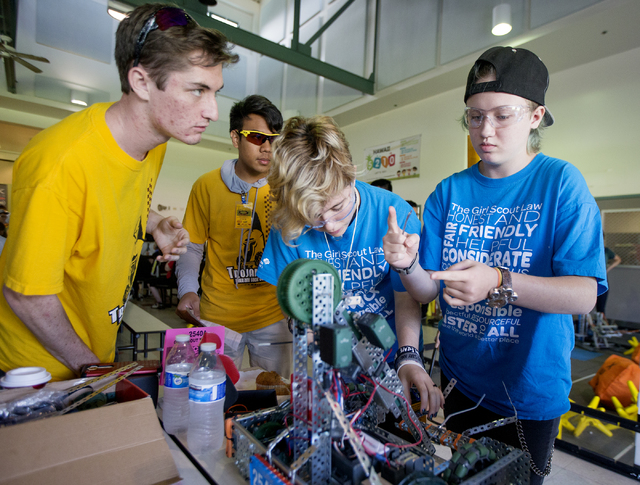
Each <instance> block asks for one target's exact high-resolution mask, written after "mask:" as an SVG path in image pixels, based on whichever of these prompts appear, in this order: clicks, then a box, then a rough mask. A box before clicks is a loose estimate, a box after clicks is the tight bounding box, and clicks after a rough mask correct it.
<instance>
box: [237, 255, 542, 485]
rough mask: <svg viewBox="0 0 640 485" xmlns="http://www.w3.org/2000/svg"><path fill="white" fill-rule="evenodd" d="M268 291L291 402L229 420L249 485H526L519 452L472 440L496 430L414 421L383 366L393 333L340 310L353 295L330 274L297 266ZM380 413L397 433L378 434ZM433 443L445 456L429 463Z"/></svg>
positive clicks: (325, 267) (378, 320)
mask: <svg viewBox="0 0 640 485" xmlns="http://www.w3.org/2000/svg"><path fill="white" fill-rule="evenodd" d="M277 291H278V301H279V303H280V306H281V307H282V309H283V311H284V312H285V313H286V314H287V315H289V316H290V317H291V318H292V319H293V329H292V331H293V364H294V371H293V379H292V385H291V388H292V395H291V399H290V401H286V402H284V403H283V404H282V405H281V406H279V407H276V408H271V409H266V410H262V411H258V412H254V413H250V414H246V415H244V416H242V417H239V418H235V420H234V422H233V449H234V455H235V461H236V464H237V466H238V468H239V470H240V473H241V474H242V475H243V476H244V477H245V478H248V479H250V480H251V483H252V484H253V483H263V484H276V483H284V484H287V483H289V484H299V485H308V484H309V485H320V484H322V485H326V484H332V483H335V484H337V483H340V484H348V483H351V484H354V485H355V484H356V483H361V482H362V481H364V480H368V482H369V483H371V484H374V485H375V484H381V483H394V484H398V483H399V484H401V485H418V484H421V485H422V484H427V483H428V484H445V483H456V484H457V483H464V484H490V483H491V484H509V483H514V484H515V483H517V484H528V483H529V459H528V457H527V456H525V455H524V454H523V452H522V451H521V450H518V449H514V448H512V447H510V446H507V445H505V444H503V443H499V442H497V441H494V440H491V439H488V438H481V439H480V440H477V441H475V440H474V439H473V438H471V435H472V434H474V433H476V432H479V431H483V430H484V429H488V428H491V427H495V426H499V425H502V424H505V423H504V422H499V423H489V424H488V425H485V426H482V427H479V428H476V429H473V430H468V431H466V432H465V433H463V434H455V433H452V432H449V431H447V430H446V429H445V428H444V427H443V426H442V425H437V424H434V423H430V422H428V421H426V419H425V420H424V422H423V421H421V420H420V419H419V418H418V416H417V415H416V414H415V412H414V410H413V408H412V407H411V405H410V404H409V401H408V400H407V398H405V396H404V393H403V387H402V384H401V382H400V379H399V378H398V375H397V374H396V372H395V370H394V369H393V368H391V367H390V366H389V365H388V364H387V362H386V360H385V355H384V353H385V352H386V351H389V350H390V349H391V347H392V346H393V343H394V342H395V335H394V334H393V332H392V330H391V329H390V327H389V325H388V324H387V322H386V320H384V318H382V317H380V316H378V315H374V314H364V315H352V314H350V313H349V312H348V311H347V308H348V307H349V305H350V304H351V303H352V302H351V301H350V299H351V298H353V297H350V296H346V297H344V298H343V295H342V291H341V285H340V278H339V275H338V273H337V271H336V270H335V269H334V268H333V266H331V265H330V264H328V263H326V262H324V261H319V260H306V259H300V260H297V261H295V262H293V263H291V264H290V265H288V266H287V268H286V269H285V271H284V272H283V273H282V275H281V277H280V279H279V281H278V290H277ZM309 357H311V365H309V364H308V358H309ZM309 367H311V372H309ZM452 384H455V382H454V381H452ZM450 387H451V386H450ZM449 390H450V389H447V390H445V393H448V391H449ZM388 415H392V416H393V420H396V429H397V430H398V432H397V433H396V432H394V433H391V432H389V430H388V426H387V429H386V430H385V429H383V428H382V427H380V426H379V425H380V424H382V423H384V422H385V420H386V419H387V416H388ZM503 421H504V420H503ZM402 431H404V432H405V433H404V435H403V433H402ZM407 433H408V434H407ZM398 435H403V436H404V438H403V437H401V436H398ZM405 438H406V439H405ZM409 440H411V441H409ZM434 443H436V444H440V445H444V446H447V447H449V448H451V450H452V452H453V455H452V458H451V459H450V460H446V461H445V460H443V459H440V458H438V457H437V456H436V447H435V446H434Z"/></svg>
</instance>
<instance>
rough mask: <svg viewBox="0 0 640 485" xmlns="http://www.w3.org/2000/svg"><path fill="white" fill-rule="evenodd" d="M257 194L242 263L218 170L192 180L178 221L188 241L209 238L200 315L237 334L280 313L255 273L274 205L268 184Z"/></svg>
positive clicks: (237, 199) (231, 200)
mask: <svg viewBox="0 0 640 485" xmlns="http://www.w3.org/2000/svg"><path fill="white" fill-rule="evenodd" d="M255 197H256V189H255V188H252V189H251V191H250V192H249V194H248V195H247V204H248V205H249V206H250V207H251V208H253V203H254V200H255ZM257 197H258V204H257V206H256V214H255V216H254V217H253V228H252V230H251V239H250V241H249V248H248V252H247V253H246V254H247V257H246V263H245V265H244V268H243V265H242V264H240V265H238V254H239V252H240V245H241V244H242V251H241V254H242V256H241V258H243V259H244V255H245V251H246V249H247V237H248V235H249V230H248V229H245V230H244V233H243V234H242V235H243V241H240V236H241V233H242V232H241V230H240V229H236V228H235V224H236V208H237V204H239V203H241V202H242V200H241V196H240V194H236V193H233V192H231V191H230V190H229V189H228V188H227V186H226V185H225V184H224V182H223V181H222V177H221V175H220V169H218V170H213V171H212V172H209V173H206V174H204V175H203V176H201V177H200V178H199V179H198V180H197V181H196V183H195V184H193V188H192V189H191V195H190V196H189V203H188V204H187V210H186V212H185V216H184V223H183V224H184V227H185V228H186V229H187V231H189V236H190V238H191V241H192V242H194V243H196V244H204V243H205V241H206V242H207V243H208V244H207V255H206V261H207V262H206V265H205V268H204V271H203V275H202V282H201V287H202V297H201V299H200V317H201V318H202V319H204V320H208V321H210V322H215V323H217V324H220V325H224V326H225V327H229V328H231V329H232V330H235V331H236V332H241V333H242V332H249V331H251V330H257V329H260V328H264V327H266V326H267V325H271V324H272V323H275V322H277V321H278V320H280V319H282V318H283V315H282V312H281V310H280V306H279V305H278V300H277V297H276V287H275V286H273V285H270V284H269V283H266V282H264V281H262V280H261V279H259V278H258V277H257V276H256V271H257V269H258V265H259V264H260V260H261V259H262V253H263V252H264V246H265V244H266V242H267V237H268V236H269V230H270V229H271V217H270V215H271V212H272V210H273V209H274V206H273V203H272V202H271V200H270V199H269V186H268V185H265V186H263V187H261V188H260V189H259V190H258V191H257ZM11 217H13V216H11ZM12 222H13V219H12ZM236 282H237V284H238V288H237V289H236Z"/></svg>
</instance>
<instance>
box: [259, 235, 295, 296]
mask: <svg viewBox="0 0 640 485" xmlns="http://www.w3.org/2000/svg"><path fill="white" fill-rule="evenodd" d="M296 259H298V255H297V253H296V252H295V248H292V247H290V246H287V245H286V244H285V243H284V242H283V240H282V235H281V234H280V231H278V230H277V229H275V228H271V231H270V232H269V238H268V239H267V244H266V246H265V248H264V253H263V254H262V260H261V261H260V266H259V267H258V272H257V276H258V278H260V279H262V280H264V281H266V282H267V283H270V284H272V285H274V286H276V285H277V284H278V278H280V274H281V273H282V272H283V271H284V269H285V268H286V267H287V265H288V264H289V263H291V262H292V261H295V260H296Z"/></svg>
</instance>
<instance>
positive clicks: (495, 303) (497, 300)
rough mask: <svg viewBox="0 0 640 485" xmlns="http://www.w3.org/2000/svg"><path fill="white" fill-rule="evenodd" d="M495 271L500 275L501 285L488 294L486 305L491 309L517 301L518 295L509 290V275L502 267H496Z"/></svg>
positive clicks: (507, 270)
mask: <svg viewBox="0 0 640 485" xmlns="http://www.w3.org/2000/svg"><path fill="white" fill-rule="evenodd" d="M495 269H497V270H498V271H500V274H501V275H502V284H501V285H500V286H498V287H497V288H494V289H493V290H491V291H490V292H489V296H488V297H487V305H489V306H490V307H491V308H501V307H503V306H505V305H506V304H507V303H513V302H514V301H516V300H517V299H518V294H517V293H516V292H515V291H513V288H511V273H510V272H509V269H508V268H505V267H504V266H496V267H495Z"/></svg>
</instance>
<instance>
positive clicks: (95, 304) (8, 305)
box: [0, 3, 237, 380]
mask: <svg viewBox="0 0 640 485" xmlns="http://www.w3.org/2000/svg"><path fill="white" fill-rule="evenodd" d="M115 58H116V64H117V66H118V71H119V74H120V83H121V87H122V93H123V94H122V97H121V98H120V100H119V101H117V102H115V103H99V104H95V105H93V106H91V107H89V108H86V109H85V110H83V111H80V112H78V113H75V114H72V115H70V116H68V117H67V118H65V119H64V120H62V121H61V122H59V123H57V124H56V125H54V126H52V127H50V128H48V129H46V130H44V131H42V132H40V133H39V134H38V135H36V136H35V137H34V138H33V139H32V140H31V141H30V143H29V144H28V145H27V147H26V148H25V150H24V151H23V152H22V154H21V155H20V157H19V158H18V159H17V160H16V162H15V166H14V172H13V174H14V178H13V187H12V204H13V214H14V215H13V218H14V220H15V221H16V222H15V224H14V225H13V226H14V227H13V228H12V231H11V237H10V238H9V239H8V240H7V245H6V247H5V249H6V251H3V252H2V256H1V257H0V274H2V281H3V291H2V296H1V297H0V369H2V370H3V371H7V370H10V369H13V368H16V367H22V366H39V367H44V368H46V369H47V370H48V371H49V372H50V373H51V375H52V378H53V379H54V380H62V379H69V378H72V377H74V376H75V375H78V373H79V372H80V370H81V368H82V366H83V365H85V364H87V363H95V362H112V361H113V359H114V356H115V344H116V334H117V331H118V327H119V324H120V323H121V321H122V316H123V313H124V308H125V304H126V302H127V300H128V296H129V292H130V288H131V285H132V284H133V282H134V276H135V272H136V266H137V264H138V258H139V255H140V250H141V248H142V244H143V242H144V239H145V233H151V234H152V235H153V237H154V239H155V242H156V243H157V245H158V247H159V248H160V250H161V251H162V256H161V257H160V259H161V260H162V261H169V260H175V259H177V258H178V257H179V256H180V255H181V254H183V253H184V252H185V251H186V245H187V243H188V242H189V235H188V233H187V231H185V230H184V229H183V227H182V224H181V223H180V221H178V220H177V219H176V218H175V217H168V218H162V217H161V216H160V215H159V214H157V213H156V212H154V211H152V210H150V204H151V198H152V196H153V189H154V187H155V185H156V181H157V179H158V174H159V172H160V168H161V166H162V161H163V158H164V154H165V151H166V142H167V141H168V140H169V139H170V138H172V137H173V138H176V139H177V140H180V141H182V142H184V143H187V144H189V145H194V144H196V143H198V142H199V141H200V139H201V138H202V133H203V132H204V131H205V129H206V127H207V125H208V124H209V123H210V122H212V121H216V120H217V119H218V107H217V103H216V98H215V96H216V93H217V92H218V91H219V90H220V89H221V88H222V85H223V79H222V67H223V66H224V65H226V64H229V63H233V62H237V56H235V55H232V54H231V53H230V52H229V46H228V44H227V41H226V38H225V37H224V36H223V35H222V34H220V33H219V32H217V31H213V30H209V29H205V28H203V27H200V26H199V25H198V24H197V23H196V22H195V21H194V20H193V19H192V18H191V17H190V16H189V15H188V14H187V13H186V12H185V11H184V10H182V9H179V8H175V7H169V6H166V5H162V4H157V3H155V4H145V5H142V6H140V7H138V8H136V9H135V10H133V11H132V12H131V14H130V15H129V17H128V18H126V19H125V20H123V21H122V22H121V23H120V25H119V26H118V30H117V32H116V47H115ZM43 234H46V235H47V237H46V244H43V240H42V235H43Z"/></svg>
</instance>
